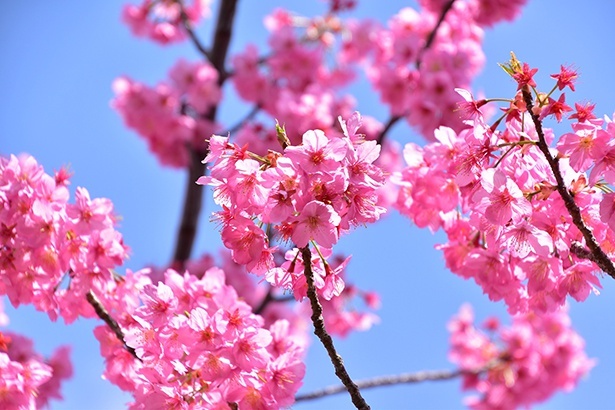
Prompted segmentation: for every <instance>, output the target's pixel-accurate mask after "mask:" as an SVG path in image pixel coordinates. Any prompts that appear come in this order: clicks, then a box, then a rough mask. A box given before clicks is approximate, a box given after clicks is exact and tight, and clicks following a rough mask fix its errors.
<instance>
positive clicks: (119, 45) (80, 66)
mask: <svg viewBox="0 0 615 410" xmlns="http://www.w3.org/2000/svg"><path fill="white" fill-rule="evenodd" d="M122 4H123V2H122V1H120V0H107V1H104V2H103V1H100V2H83V1H77V0H64V1H62V2H49V1H32V0H22V1H19V2H10V3H7V4H5V5H4V7H3V11H2V13H0V56H1V57H0V58H1V59H0V90H2V95H3V97H4V98H3V104H2V109H0V153H1V154H3V155H7V154H9V153H15V154H17V153H21V152H28V153H30V154H32V155H34V156H35V157H36V158H37V159H38V161H39V162H40V163H41V164H43V165H44V166H45V168H46V170H47V171H48V172H51V171H52V170H53V169H57V168H59V167H60V166H62V165H63V164H70V166H71V169H72V170H73V171H74V173H75V176H74V178H73V179H72V188H73V189H74V188H75V187H77V186H85V187H86V188H87V189H88V190H89V191H90V193H91V195H92V196H93V197H108V198H110V199H112V200H113V202H114V204H115V206H116V211H117V213H119V214H120V215H121V216H122V218H123V219H122V221H121V227H120V229H121V231H122V233H123V234H124V238H125V241H126V243H127V244H128V245H129V246H130V247H131V248H132V257H131V259H130V261H129V262H128V263H127V267H129V268H131V269H138V268H140V267H142V266H143V265H145V264H149V263H154V264H158V265H164V264H166V263H167V262H168V261H169V259H170V257H171V251H172V244H173V242H174V239H175V225H176V223H177V221H178V219H179V212H180V205H181V202H182V196H183V186H184V178H185V175H184V174H183V173H182V172H179V171H171V170H168V169H162V168H160V167H159V166H158V164H157V162H156V160H155V159H154V158H153V156H151V155H150V154H149V153H148V152H147V150H146V147H145V145H144V143H143V142H141V140H139V139H138V137H137V136H136V135H135V134H134V133H133V132H131V131H129V130H127V129H126V128H124V126H123V124H122V121H121V119H120V117H119V116H118V115H117V114H116V113H115V112H114V111H113V110H111V109H110V107H109V101H110V99H111V98H112V92H111V82H112V81H113V79H114V78H115V77H117V76H119V75H122V74H127V75H129V76H131V77H133V78H135V79H138V80H140V81H143V82H147V83H149V84H155V83H156V82H158V81H159V80H161V79H163V78H165V76H166V73H167V70H168V68H169V67H170V66H171V65H172V64H173V62H174V61H175V59H177V58H178V57H181V56H183V57H186V58H189V59H196V58H198V56H197V55H196V53H195V52H194V50H193V48H192V47H191V46H190V44H189V43H186V44H185V45H182V46H173V47H166V48H162V47H159V46H156V45H153V44H152V43H150V42H147V41H143V40H138V39H136V38H134V37H132V36H131V35H130V34H129V31H128V29H127V28H126V27H124V26H123V25H122V24H121V23H120V22H119V14H120V9H121V6H122ZM280 4H284V5H285V6H286V7H288V8H290V9H291V10H294V11H297V12H299V13H305V14H308V13H311V12H313V11H319V10H321V9H322V8H323V6H322V3H321V2H319V1H313V2H309V1H296V0H294V1H285V2H280V1H271V0H261V1H258V2H255V1H241V2H240V4H239V7H240V9H239V15H238V22H237V27H238V29H237V31H236V33H235V34H236V35H235V37H234V38H233V43H232V49H234V50H240V49H241V48H242V47H243V46H244V45H245V44H246V43H247V42H248V41H257V42H260V43H261V44H262V40H263V39H264V34H265V31H264V29H263V27H262V23H261V22H262V16H263V15H264V14H265V13H267V12H268V11H269V10H271V9H272V8H273V6H277V5H280ZM359 4H360V8H359V13H360V15H362V16H367V15H369V16H372V17H373V18H376V19H379V20H380V21H386V19H387V18H388V17H389V16H390V15H392V14H393V13H394V12H396V11H397V10H399V9H400V8H401V7H403V6H405V5H408V4H413V2H408V1H397V0H395V1H394V0H390V1H387V2H382V1H379V2H376V1H373V0H362V1H360V2H359ZM582 4H585V5H587V6H586V7H583V6H582ZM613 16H615V3H613V2H606V1H603V2H585V3H579V2H578V1H572V0H543V1H534V2H530V4H529V6H528V7H527V8H526V9H525V10H524V13H523V15H522V17H521V18H520V19H519V20H517V21H516V22H515V23H513V24H504V25H500V26H498V27H497V28H496V29H494V30H490V31H487V33H486V42H485V51H486V55H487V65H486V67H485V70H484V72H483V74H482V75H481V76H480V78H479V79H477V81H476V88H477V89H480V90H484V91H485V93H486V94H487V95H488V96H491V97H507V96H511V95H512V93H513V92H514V88H515V87H514V85H513V84H512V82H511V81H510V80H509V79H508V78H506V76H505V75H504V74H503V72H502V71H501V70H500V69H499V68H498V67H497V64H496V63H497V62H503V61H506V60H507V59H508V57H509V52H510V51H511V50H514V51H515V53H516V54H517V56H518V57H519V59H521V60H522V61H527V62H529V63H530V64H531V65H533V66H536V67H538V68H540V72H539V74H541V75H539V76H538V78H539V79H540V78H542V79H544V78H545V77H546V76H547V75H548V74H550V73H553V72H556V71H557V70H558V68H559V65H560V63H565V64H574V65H575V66H576V67H578V68H579V69H580V72H581V79H580V81H579V82H578V86H577V89H578V92H577V93H576V97H575V98H576V99H577V100H591V101H593V102H595V103H597V109H596V113H597V114H599V115H604V114H608V115H612V113H613V111H614V110H615V100H614V99H613V98H612V97H613V96H614V95H615V94H614V91H615V86H613V81H612V72H613V66H614V63H615V62H614V58H615V57H614V55H613V53H612V48H613V44H612V43H613V38H615V29H614V27H615V25H614V24H613V22H612V18H613ZM210 29H211V24H206V25H205V26H202V29H201V30H200V31H199V33H201V34H202V37H203V38H204V39H208V38H209V35H208V34H209V30H210ZM357 99H358V101H359V109H360V110H361V111H362V112H363V113H364V114H366V115H373V116H375V117H376V118H379V119H381V120H384V119H385V118H386V111H385V110H384V109H383V107H381V106H379V104H378V100H377V98H374V97H373V95H372V94H370V93H369V92H368V91H365V90H363V91H361V92H360V94H358V96H357ZM567 101H568V103H571V102H572V101H573V95H570V96H568V99H567ZM246 111H247V108H246V107H242V106H238V105H236V104H230V105H226V106H224V108H223V110H222V119H223V120H228V121H229V123H232V122H233V121H232V119H233V118H237V116H239V115H242V114H243V113H244V112H246ZM392 136H393V138H398V139H401V140H404V141H406V140H409V139H411V140H416V141H418V139H416V137H415V136H413V133H412V132H411V130H409V129H408V128H407V127H405V126H396V127H395V128H394V130H393V133H392ZM206 202H207V203H208V205H211V200H210V199H209V198H207V199H206ZM210 211H211V207H210V208H209V209H208V211H207V212H210ZM207 219H208V218H207V217H204V218H202V224H201V232H200V235H199V238H198V243H197V253H198V252H200V251H202V250H204V249H208V250H215V249H216V248H217V246H218V244H219V240H218V236H217V232H216V231H215V230H214V229H213V228H212V227H211V226H210V224H209V223H208V221H207ZM442 240H443V237H442V236H441V235H435V236H433V235H431V234H430V233H429V232H428V231H421V230H418V229H416V228H415V227H412V226H411V224H410V222H409V221H408V220H406V219H404V218H401V217H399V216H397V215H395V214H393V215H391V216H390V217H388V218H386V219H385V220H384V221H383V222H381V223H379V224H376V225H374V226H370V227H369V228H368V229H359V230H357V231H356V232H355V233H353V234H352V235H350V236H349V237H347V238H346V239H344V240H343V241H342V242H341V244H340V248H342V249H344V250H346V251H347V252H350V253H353V254H354V255H355V256H354V258H353V260H352V262H351V264H350V266H349V270H348V274H349V277H350V278H351V279H352V280H353V281H354V282H355V283H357V284H358V285H359V286H361V287H363V288H366V289H374V290H377V291H378V292H379V293H380V294H381V296H382V300H383V307H382V309H381V310H380V312H379V313H380V316H381V319H382V323H381V324H380V325H378V326H376V327H375V328H374V329H373V330H371V331H370V332H367V333H357V334H354V335H351V336H350V337H349V338H347V339H345V340H342V341H338V342H337V344H338V345H339V350H340V352H341V354H342V355H343V357H344V360H345V362H346V363H347V365H348V368H349V372H350V374H351V375H352V376H353V377H354V378H357V379H361V378H367V377H370V376H376V375H384V374H395V373H400V372H408V371H416V370H424V369H444V368H452V365H451V364H449V363H448V361H447V358H446V357H447V349H448V333H447V332H446V329H445V325H446V322H447V321H448V320H449V319H450V317H451V316H452V315H453V314H454V313H455V312H457V310H458V309H459V306H460V305H461V304H462V303H464V302H466V301H469V302H471V303H472V304H473V305H474V308H475V312H476V315H477V316H478V318H484V317H486V316H487V315H491V314H497V315H500V316H501V317H502V318H504V320H505V321H506V320H507V319H506V316H505V314H504V308H503V306H502V305H501V304H492V303H490V302H489V301H488V300H487V298H486V297H485V296H483V295H482V294H481V291H480V289H479V288H478V287H477V286H476V285H475V284H474V283H471V282H464V281H463V280H461V279H459V278H457V277H455V276H454V275H453V274H451V273H450V272H448V271H447V270H446V269H445V268H444V262H443V260H442V258H441V255H440V253H439V252H438V251H436V250H434V249H433V246H434V244H436V243H438V242H441V241H442ZM603 284H604V289H603V292H602V295H600V296H598V297H595V296H591V297H590V298H589V299H588V300H587V301H586V302H584V303H582V304H578V303H574V302H573V303H572V306H571V316H572V318H573V322H574V325H575V327H576V328H577V329H578V330H579V332H580V333H581V334H582V335H583V336H584V338H585V340H586V342H587V350H588V352H589V355H590V356H591V357H595V358H597V359H598V365H597V366H596V368H595V369H594V370H593V371H592V372H591V374H590V375H589V377H588V378H587V379H586V380H584V381H583V382H582V383H581V384H580V386H579V388H578V389H577V390H575V391H574V392H573V393H572V394H568V395H564V394H559V395H557V396H555V397H554V398H553V399H552V400H550V401H549V402H547V403H545V404H543V405H541V406H539V408H543V409H549V408H553V409H579V408H604V407H607V406H609V405H611V406H612V404H610V398H611V396H612V394H611V393H612V384H613V374H615V351H614V349H613V335H614V334H615V332H614V327H615V318H614V317H613V314H612V313H611V312H615V283H613V280H611V279H604V280H603ZM5 304H8V303H5ZM7 310H8V313H9V315H10V318H11V324H10V326H9V330H14V331H17V332H21V333H23V334H25V335H26V336H29V337H31V338H33V339H34V340H35V343H36V347H37V349H38V350H39V351H41V352H43V353H45V354H49V353H51V352H52V351H53V349H55V347H56V346H58V345H60V344H66V343H68V344H72V345H73V360H74V365H75V376H74V378H73V379H72V380H71V381H70V382H69V383H68V384H67V385H66V386H65V388H64V389H63V393H64V396H65V398H66V400H65V401H64V402H62V403H55V402H54V404H53V406H52V408H54V409H71V410H72V409H74V410H78V409H101V410H103V409H104V410H106V409H117V408H123V407H124V406H123V403H126V402H127V401H128V400H129V397H128V396H126V395H123V394H122V393H121V392H120V391H119V389H117V388H116V387H114V386H112V385H110V384H109V383H107V382H105V381H102V380H101V379H100V374H101V372H102V369H103V366H102V359H100V357H99V353H98V349H99V346H98V342H97V341H96V340H95V339H94V337H93V335H92V333H91V329H92V328H93V327H94V326H95V325H96V324H97V323H95V322H94V321H84V320H80V321H79V322H78V323H76V324H74V325H71V326H65V325H63V324H61V323H55V324H52V323H49V321H48V320H47V318H46V316H44V315H42V314H38V313H36V312H33V310H32V309H29V308H20V309H19V310H18V311H13V310H12V309H11V308H7ZM307 365H308V372H307V376H306V379H305V386H304V389H303V391H309V390H312V389H315V388H318V387H323V386H326V385H329V384H334V383H337V380H336V378H335V376H334V374H333V371H332V369H331V367H330V363H329V362H328V360H327V359H326V358H325V354H324V351H323V349H322V347H321V346H320V345H318V344H317V343H316V342H314V343H313V345H312V348H311V350H310V352H309V354H308V357H307ZM365 396H366V399H367V400H368V402H369V403H370V404H371V405H372V407H373V408H375V409H387V408H388V409H400V408H430V409H440V408H461V407H462V402H461V398H462V396H463V394H462V392H461V391H460V383H459V381H458V380H455V381H450V382H432V383H426V384H421V385H412V386H397V387H387V388H381V389H376V390H370V391H366V392H365ZM295 408H297V409H304V408H306V409H307V408H351V404H350V401H349V399H348V398H347V396H345V395H340V396H336V397H335V398H330V399H325V400H320V401H316V402H313V403H311V404H301V405H297V406H295Z"/></svg>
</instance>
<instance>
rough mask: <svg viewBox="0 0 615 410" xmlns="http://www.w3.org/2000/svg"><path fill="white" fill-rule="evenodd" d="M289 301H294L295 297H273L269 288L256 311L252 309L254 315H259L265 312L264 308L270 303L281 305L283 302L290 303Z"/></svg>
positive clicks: (271, 289)
mask: <svg viewBox="0 0 615 410" xmlns="http://www.w3.org/2000/svg"><path fill="white" fill-rule="evenodd" d="M291 300H295V297H294V296H293V295H288V296H281V297H278V296H274V295H273V288H272V287H271V286H270V287H269V290H268V291H267V294H266V295H265V297H264V298H263V300H262V301H261V303H260V304H259V305H258V307H257V308H256V309H254V314H255V315H260V314H261V313H262V312H263V311H264V310H265V308H266V307H267V306H269V304H270V303H283V302H290V301H291Z"/></svg>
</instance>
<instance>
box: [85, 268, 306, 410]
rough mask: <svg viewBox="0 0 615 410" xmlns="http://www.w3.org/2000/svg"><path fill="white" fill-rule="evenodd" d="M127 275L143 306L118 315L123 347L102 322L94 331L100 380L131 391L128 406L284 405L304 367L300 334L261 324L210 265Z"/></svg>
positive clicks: (284, 324) (279, 323)
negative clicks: (151, 276) (199, 270)
mask: <svg viewBox="0 0 615 410" xmlns="http://www.w3.org/2000/svg"><path fill="white" fill-rule="evenodd" d="M148 273H149V271H141V272H136V273H134V274H133V273H131V272H128V274H127V277H128V278H129V279H128V280H129V282H132V283H135V284H136V283H139V285H138V286H137V289H140V292H139V295H140V298H141V303H137V304H133V305H132V306H131V305H127V306H125V307H124V309H123V311H122V312H121V314H120V315H119V317H118V322H119V323H120V325H121V326H122V328H123V330H124V334H125V337H124V340H125V342H126V345H127V346H129V347H130V348H132V349H134V351H135V354H136V356H137V357H138V360H136V359H135V358H134V357H133V356H132V355H131V354H130V353H129V352H128V351H127V350H126V348H125V346H124V345H123V344H122V343H121V342H120V341H119V339H118V338H117V337H116V335H115V334H114V333H113V332H112V331H111V330H110V329H109V328H108V327H107V326H100V327H98V328H96V329H95V335H96V337H97V338H98V340H99V341H100V342H101V353H102V355H103V357H105V359H106V365H107V367H106V371H105V377H106V378H107V379H108V380H110V381H111V382H112V383H114V384H116V385H118V386H119V387H120V388H121V389H123V390H125V391H128V392H130V393H132V394H133V396H134V399H135V401H134V402H133V403H132V404H131V408H134V409H158V408H160V409H163V408H164V409H166V408H181V409H197V408H211V409H214V408H216V409H218V408H219V409H228V408H231V407H229V404H230V403H235V404H236V405H238V406H239V408H242V409H243V408H246V409H262V408H279V407H285V406H289V405H291V404H292V403H293V402H294V395H295V393H296V391H297V390H298V389H299V387H301V380H302V378H303V375H304V372H305V365H304V364H303V355H304V350H305V347H306V346H305V336H304V335H303V332H302V331H301V332H297V331H296V330H294V331H293V330H292V328H291V326H290V323H289V322H288V321H287V320H285V319H279V320H276V321H275V322H273V323H271V324H270V325H268V326H266V325H265V321H264V319H263V318H262V317H261V316H259V315H255V314H254V313H253V311H252V308H251V307H250V305H248V304H247V303H246V302H245V301H243V300H242V299H241V298H239V297H238V294H237V292H236V291H235V289H234V288H233V287H232V286H229V285H227V284H225V273H224V271H222V270H221V269H219V268H215V267H214V268H210V269H208V270H207V271H206V272H205V273H204V274H202V275H200V276H201V278H200V279H199V278H197V276H195V275H191V274H190V273H188V272H186V273H184V274H183V275H180V274H179V273H177V272H175V271H173V270H167V271H166V272H165V274H164V277H165V279H164V282H162V281H161V282H158V284H157V285H153V284H152V283H151V282H149V283H148V279H146V278H147V277H148Z"/></svg>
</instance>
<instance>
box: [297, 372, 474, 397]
mask: <svg viewBox="0 0 615 410" xmlns="http://www.w3.org/2000/svg"><path fill="white" fill-rule="evenodd" d="M466 373H470V372H464V371H463V370H432V371H422V372H416V373H404V374H399V375H395V376H381V377H374V378H373V379H366V380H359V381H357V382H356V385H357V387H358V388H359V389H371V388H374V387H381V386H392V385H395V384H406V383H421V382H425V381H439V380H450V379H454V378H456V377H459V376H462V375H464V374H466ZM344 391H346V387H345V386H343V385H339V384H338V385H335V386H328V387H325V388H323V389H321V390H315V391H313V392H310V393H306V394H300V395H298V396H297V397H295V401H296V402H299V401H306V400H313V399H320V398H322V397H326V396H331V395H334V394H339V393H343V392H344Z"/></svg>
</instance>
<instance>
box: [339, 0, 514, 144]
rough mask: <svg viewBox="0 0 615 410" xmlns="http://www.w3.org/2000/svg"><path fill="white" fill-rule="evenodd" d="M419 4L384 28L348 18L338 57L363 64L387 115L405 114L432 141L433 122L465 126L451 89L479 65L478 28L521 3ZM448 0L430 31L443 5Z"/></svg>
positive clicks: (464, 85) (481, 57)
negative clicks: (440, 18)
mask: <svg viewBox="0 0 615 410" xmlns="http://www.w3.org/2000/svg"><path fill="white" fill-rule="evenodd" d="M420 3H421V6H422V7H423V9H422V10H421V11H417V10H415V9H412V8H404V9H402V10H400V11H399V13H397V14H396V15H395V16H393V17H392V18H391V19H390V20H389V22H388V24H387V26H386V27H382V26H381V25H379V24H377V23H376V22H372V21H369V20H367V21H351V22H349V23H348V26H347V28H348V30H349V35H346V36H345V39H344V41H343V43H342V47H341V49H340V59H341V60H342V61H343V62H346V63H351V62H359V63H363V66H364V67H365V70H366V74H367V76H368V77H369V79H370V81H371V83H372V85H373V87H374V88H375V89H376V91H377V92H378V93H379V96H380V100H381V101H382V102H383V103H384V104H386V105H387V106H388V107H389V108H390V111H391V114H392V115H393V116H400V117H405V118H406V120H407V121H408V122H409V123H410V125H412V126H415V127H416V128H417V129H418V130H419V131H420V132H421V133H422V135H423V136H424V137H426V138H428V139H432V138H433V131H434V129H436V128H437V127H438V126H447V127H450V128H453V129H454V130H456V131H460V130H461V129H462V128H464V124H463V122H462V121H461V120H460V119H459V116H458V115H456V114H455V113H454V111H455V108H456V104H457V103H458V102H459V96H458V95H457V94H456V93H455V92H454V89H455V88H456V87H462V88H468V87H469V85H470V83H471V81H472V79H473V77H474V76H475V75H476V74H477V73H478V72H479V70H480V69H481V68H482V66H483V63H484V60H485V56H484V54H483V51H482V48H481V47H482V37H483V30H482V28H481V26H485V25H491V24H493V23H495V22H496V21H498V20H501V19H508V20H512V19H513V18H514V17H515V16H516V15H517V14H518V13H519V11H520V8H521V6H522V5H523V3H524V1H517V2H503V1H493V0H488V1H467V2H464V1H455V2H454V3H453V2H450V1H442V0H436V1H421V2H420ZM451 3H452V7H451V8H450V10H449V11H448V12H447V14H446V17H445V19H444V20H443V21H442V22H441V23H440V25H439V26H438V29H437V31H435V32H434V28H435V27H436V26H437V24H438V19H439V17H440V15H441V13H442V11H443V9H444V8H445V7H450V6H451ZM485 16H489V17H491V18H492V20H491V21H488V19H486V18H485Z"/></svg>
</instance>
